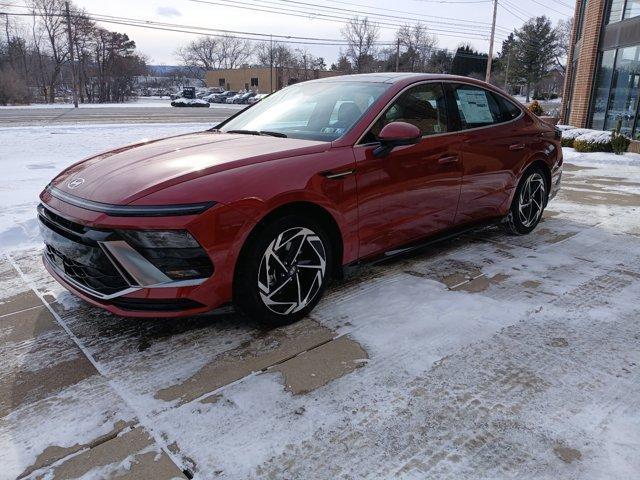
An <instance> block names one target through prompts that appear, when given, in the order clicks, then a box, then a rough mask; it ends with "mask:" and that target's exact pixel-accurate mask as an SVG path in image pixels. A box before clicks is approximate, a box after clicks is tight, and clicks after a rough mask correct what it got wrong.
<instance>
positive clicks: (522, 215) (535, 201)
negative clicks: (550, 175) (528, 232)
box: [518, 173, 546, 228]
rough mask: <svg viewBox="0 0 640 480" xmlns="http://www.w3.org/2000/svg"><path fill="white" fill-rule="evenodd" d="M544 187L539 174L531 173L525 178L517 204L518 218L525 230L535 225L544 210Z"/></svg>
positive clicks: (542, 179)
mask: <svg viewBox="0 0 640 480" xmlns="http://www.w3.org/2000/svg"><path fill="white" fill-rule="evenodd" d="M545 195H546V185H545V181H544V178H542V175H540V174H539V173H533V174H532V175H531V176H529V178H527V180H526V182H525V184H524V186H523V188H522V190H521V191H520V199H519V202H518V217H519V220H520V222H521V223H522V225H523V226H524V227H525V228H529V227H530V226H531V225H535V224H536V223H537V222H538V220H539V219H540V216H541V215H542V210H543V208H544V200H545Z"/></svg>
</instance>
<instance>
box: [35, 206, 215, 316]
mask: <svg viewBox="0 0 640 480" xmlns="http://www.w3.org/2000/svg"><path fill="white" fill-rule="evenodd" d="M38 218H39V221H40V231H41V235H42V238H43V240H44V243H45V250H44V254H43V258H44V263H45V265H46V267H47V269H48V270H49V271H50V272H51V273H52V274H53V275H54V276H55V277H56V279H58V280H59V281H60V282H61V283H63V284H64V285H65V286H67V287H71V288H72V289H73V291H74V292H76V293H78V292H80V293H82V296H83V297H85V298H89V299H91V300H93V303H96V302H98V303H100V304H101V305H105V304H109V305H116V306H117V305H121V306H122V307H121V308H122V309H123V310H137V311H152V312H153V311H155V312H157V311H165V310H166V311H172V312H178V311H181V310H192V309H200V308H204V307H205V305H203V304H200V303H198V302H196V301H193V300H192V301H188V299H176V298H169V299H167V300H166V301H164V302H162V301H158V300H149V301H146V302H145V300H144V299H138V300H137V301H135V302H133V301H131V299H129V301H126V300H124V301H123V300H122V299H120V297H125V296H127V295H131V294H134V293H136V292H141V291H143V290H151V289H164V291H167V289H170V290H176V289H181V288H185V287H197V286H199V285H201V284H203V283H204V282H205V281H206V280H207V278H196V279H189V280H173V279H171V278H170V277H169V276H167V275H166V274H165V273H164V272H163V271H161V270H160V269H159V268H157V267H156V266H155V265H154V264H153V263H152V262H151V261H149V260H148V259H147V258H145V256H143V255H142V254H141V253H140V252H139V251H138V250H136V249H135V248H134V247H133V246H131V245H130V244H129V243H127V242H126V241H125V240H124V239H123V238H122V237H121V236H119V235H118V234H117V233H116V231H114V230H110V229H96V228H91V227H88V226H86V225H82V224H79V223H76V222H74V221H72V220H70V219H68V218H65V217H63V216H61V215H59V214H57V213H55V212H54V211H52V210H51V209H50V208H47V207H45V206H44V205H40V206H39V207H38Z"/></svg>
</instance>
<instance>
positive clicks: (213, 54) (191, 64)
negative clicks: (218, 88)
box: [176, 37, 220, 77]
mask: <svg viewBox="0 0 640 480" xmlns="http://www.w3.org/2000/svg"><path fill="white" fill-rule="evenodd" d="M219 50H220V42H219V40H218V38H217V37H200V38H198V39H197V40H193V41H192V42H189V43H188V44H187V45H184V46H182V47H180V48H178V49H177V50H176V56H177V57H178V58H179V59H180V61H181V62H182V64H183V65H184V66H185V67H186V68H187V69H189V70H190V72H191V74H193V75H196V76H197V77H201V76H202V74H203V72H205V71H207V70H213V69H215V68H220V65H219V64H218V59H219V54H218V52H219Z"/></svg>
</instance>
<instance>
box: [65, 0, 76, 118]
mask: <svg viewBox="0 0 640 480" xmlns="http://www.w3.org/2000/svg"><path fill="white" fill-rule="evenodd" d="M64 9H65V14H66V17H67V34H68V35H69V57H70V58H71V83H72V84H73V106H74V108H78V87H77V85H76V60H75V58H74V56H73V35H72V34H71V14H70V13H69V2H64Z"/></svg>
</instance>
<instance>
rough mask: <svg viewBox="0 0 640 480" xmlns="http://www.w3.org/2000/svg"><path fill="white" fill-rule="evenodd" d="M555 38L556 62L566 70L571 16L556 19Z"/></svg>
mask: <svg viewBox="0 0 640 480" xmlns="http://www.w3.org/2000/svg"><path fill="white" fill-rule="evenodd" d="M554 30H555V32H556V38H557V39H558V48H557V50H556V63H557V64H558V66H559V67H560V68H561V69H562V71H563V72H566V67H567V58H568V57H569V49H570V48H571V31H572V30H573V18H569V19H568V20H558V23H557V24H556V27H555V29H554Z"/></svg>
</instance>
